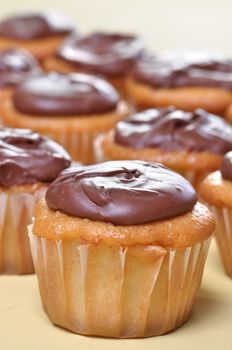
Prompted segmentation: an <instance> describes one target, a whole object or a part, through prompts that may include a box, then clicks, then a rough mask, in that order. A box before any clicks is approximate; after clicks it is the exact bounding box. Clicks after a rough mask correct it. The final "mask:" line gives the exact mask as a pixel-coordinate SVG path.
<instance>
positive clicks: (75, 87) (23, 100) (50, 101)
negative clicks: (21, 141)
mask: <svg viewBox="0 0 232 350" xmlns="http://www.w3.org/2000/svg"><path fill="white" fill-rule="evenodd" d="M118 102H119V95H118V93H117V92H116V90H115V89H114V88H113V87H112V86H111V85H110V84H109V83H108V82H106V81H105V80H103V79H100V78H97V77H95V76H92V75H88V74H81V73H69V74H59V73H54V72H53V73H49V74H44V75H40V76H38V77H33V78H31V79H28V80H27V81H26V82H24V83H23V84H22V85H20V86H18V87H17V88H16V90H15V93H14V96H13V103H14V107H15V108H16V109H17V110H18V111H19V112H21V113H26V114H33V115H43V116H44V115H47V116H72V115H75V116H77V115H91V114H96V113H105V112H109V111H112V110H114V109H115V108H116V106H117V103H118Z"/></svg>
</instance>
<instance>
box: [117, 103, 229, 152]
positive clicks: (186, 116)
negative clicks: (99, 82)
mask: <svg viewBox="0 0 232 350" xmlns="http://www.w3.org/2000/svg"><path fill="white" fill-rule="evenodd" d="M115 141H116V142H117V143H119V144H122V145H125V146H129V147H132V148H137V149H139V148H148V147H151V148H155V147H158V148H161V149H163V150H166V151H174V150H178V151H182V150H185V151H198V152H202V151H209V152H212V153H216V154H225V153H226V152H228V151H230V150H232V127H231V126H230V125H229V124H227V123H226V122H225V121H224V120H223V119H222V118H220V117H218V116H216V115H213V114H209V113H208V112H206V111H204V110H203V109H196V110H195V111H194V112H184V111H182V110H178V109H175V108H174V107H169V108H163V109H148V110H146V111H144V112H141V113H138V114H134V115H132V116H130V117H129V118H128V119H127V120H124V121H121V122H119V123H118V124H117V125H116V128H115Z"/></svg>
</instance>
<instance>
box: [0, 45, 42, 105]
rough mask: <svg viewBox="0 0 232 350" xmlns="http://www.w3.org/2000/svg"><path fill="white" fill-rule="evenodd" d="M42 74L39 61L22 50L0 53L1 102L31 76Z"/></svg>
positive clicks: (9, 50)
mask: <svg viewBox="0 0 232 350" xmlns="http://www.w3.org/2000/svg"><path fill="white" fill-rule="evenodd" d="M41 73H42V69H41V67H40V65H39V63H38V61H37V60H36V59H35V58H34V57H33V56H32V55H31V54H30V53H29V52H27V51H25V50H22V49H8V50H2V51H0V100H1V99H2V98H4V95H5V94H7V95H8V94H11V93H12V90H13V89H14V88H15V87H16V86H17V85H18V84H21V83H22V82H24V81H25V80H26V79H28V78H29V77H31V76H37V75H39V74H41Z"/></svg>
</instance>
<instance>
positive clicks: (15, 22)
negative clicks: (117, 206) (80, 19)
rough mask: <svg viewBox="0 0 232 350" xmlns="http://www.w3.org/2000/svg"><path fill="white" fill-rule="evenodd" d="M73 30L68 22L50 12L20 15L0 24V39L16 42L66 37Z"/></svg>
mask: <svg viewBox="0 0 232 350" xmlns="http://www.w3.org/2000/svg"><path fill="white" fill-rule="evenodd" d="M73 30H74V27H73V25H72V24H71V23H70V21H68V20H67V19H66V18H64V17H63V16H61V15H58V14H57V13H52V12H45V13H36V12H35V13H33V12H32V13H22V14H19V15H16V16H11V17H8V18H6V19H5V20H3V21H2V22H0V37H6V38H10V39H18V40H33V39H41V38H49V37H52V36H56V35H67V34H70V33H71V32H72V31H73Z"/></svg>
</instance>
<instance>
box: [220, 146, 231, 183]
mask: <svg viewBox="0 0 232 350" xmlns="http://www.w3.org/2000/svg"><path fill="white" fill-rule="evenodd" d="M220 170H221V174H222V177H223V178H224V179H226V180H230V181H232V151H231V152H228V153H227V154H225V156H224V158H223V161H222V164H221V168H220Z"/></svg>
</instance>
